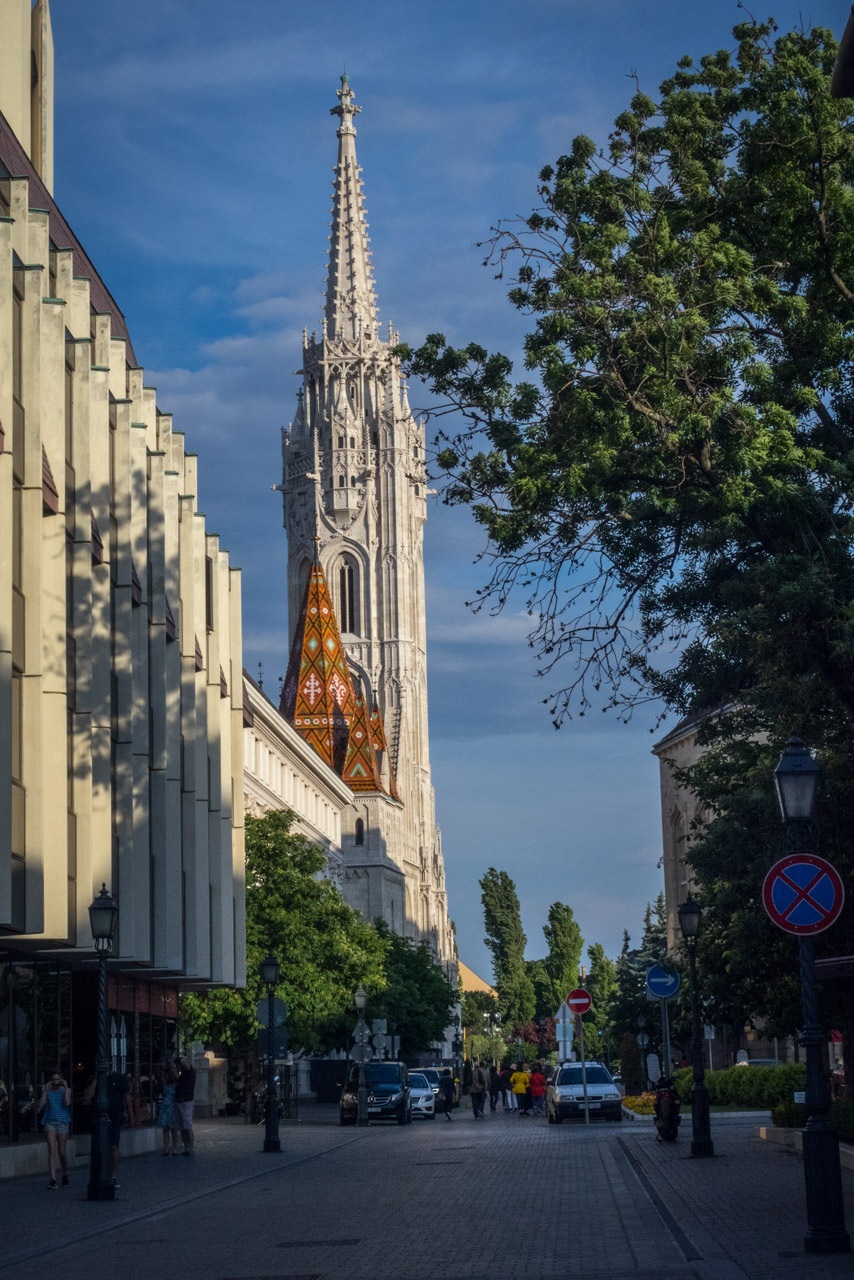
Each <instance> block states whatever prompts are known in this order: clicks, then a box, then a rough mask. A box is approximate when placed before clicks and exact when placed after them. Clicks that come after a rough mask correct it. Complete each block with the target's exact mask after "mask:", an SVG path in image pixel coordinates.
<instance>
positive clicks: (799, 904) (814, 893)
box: [762, 853, 845, 938]
mask: <svg viewBox="0 0 854 1280" xmlns="http://www.w3.org/2000/svg"><path fill="white" fill-rule="evenodd" d="M762 902H763V905H764V907H765V910H766V911H767V912H768V915H769V916H770V917H771V919H772V920H773V921H774V923H775V924H776V925H777V926H778V927H779V928H780V929H784V930H785V931H786V933H794V934H796V935H797V936H798V937H801V938H802V937H805V936H807V935H809V934H812V933H821V932H822V931H823V930H824V929H829V928H830V926H831V925H832V924H833V923H834V921H835V920H836V919H837V917H838V916H839V913H840V911H841V910H842V906H843V903H844V902H845V889H844V887H843V885H842V881H841V879H840V878H839V873H838V871H837V870H836V868H835V867H833V866H831V864H830V863H829V862H826V861H825V859H824V858H819V857H816V855H815V854H812V853H790V854H789V856H788V857H787V858H781V859H780V861H779V862H775V863H774V866H773V867H772V868H771V870H770V871H769V872H768V874H767V876H766V877H765V883H764V884H763V886H762Z"/></svg>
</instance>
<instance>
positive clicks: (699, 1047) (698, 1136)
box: [679, 897, 715, 1157]
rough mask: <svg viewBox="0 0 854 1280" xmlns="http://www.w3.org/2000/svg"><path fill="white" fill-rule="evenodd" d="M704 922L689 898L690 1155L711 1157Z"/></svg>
mask: <svg viewBox="0 0 854 1280" xmlns="http://www.w3.org/2000/svg"><path fill="white" fill-rule="evenodd" d="M702 920H703V908H702V907H701V906H700V904H699V902H695V900H694V899H693V898H691V897H688V898H686V899H685V901H684V902H683V903H682V904H681V906H680V907H679V927H680V929H681V930H682V937H683V938H684V939H685V946H686V948H687V951H688V964H689V966H690V969H691V1028H692V1035H691V1057H692V1059H693V1068H694V1085H693V1088H692V1089H691V1155H692V1156H695V1157H704V1156H713V1155H714V1154H715V1148H714V1143H713V1142H712V1129H711V1121H710V1118H709V1093H708V1090H707V1089H706V1072H705V1068H704V1066H703V1027H702V1024H701V1022H700V1000H699V997H698V993H697V938H698V936H699V933H700V925H701V923H702Z"/></svg>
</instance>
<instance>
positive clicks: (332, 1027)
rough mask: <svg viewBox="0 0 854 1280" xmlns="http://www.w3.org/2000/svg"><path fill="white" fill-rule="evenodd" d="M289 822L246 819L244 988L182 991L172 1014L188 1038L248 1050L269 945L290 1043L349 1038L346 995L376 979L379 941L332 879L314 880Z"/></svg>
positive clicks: (301, 840) (311, 851) (375, 985)
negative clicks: (175, 1013)
mask: <svg viewBox="0 0 854 1280" xmlns="http://www.w3.org/2000/svg"><path fill="white" fill-rule="evenodd" d="M294 820H295V815H294V814H293V813H291V812H290V811H288V810H281V811H273V812H270V813H267V814H266V815H265V816H264V817H263V818H252V817H247V819H246V943H247V978H246V988H245V989H244V990H242V991H228V990H218V991H210V992H206V993H205V994H195V993H191V994H188V995H185V996H183V997H182V1004H181V1017H182V1020H183V1022H184V1025H185V1027H186V1028H187V1032H188V1034H190V1035H192V1036H197V1037H199V1038H200V1039H203V1040H213V1041H217V1042H218V1043H220V1044H222V1045H227V1046H231V1047H233V1048H236V1049H240V1050H245V1049H248V1048H249V1047H251V1044H252V1041H253V1039H254V1036H255V1032H256V1030H257V1023H256V1020H255V1006H256V1005H257V1003H258V1001H259V1000H260V998H261V996H262V995H264V994H266V988H264V987H263V984H262V983H261V979H260V976H259V973H258V966H259V964H260V963H261V961H262V960H263V959H264V957H265V956H266V955H268V954H269V953H270V952H271V951H272V952H273V953H274V954H275V955H276V956H278V958H279V961H280V964H281V979H280V981H279V985H278V987H277V988H276V995H277V996H279V997H280V998H281V999H282V1000H284V1001H285V1003H286V1004H287V1006H288V1034H289V1042H290V1044H291V1046H292V1047H293V1048H303V1049H312V1048H325V1047H336V1044H337V1043H349V1036H348V1037H347V1040H346V1042H342V1041H341V1036H342V1035H343V1033H344V1025H345V1022H344V1015H345V1014H349V1012H350V1010H351V1009H352V1004H353V992H354V991H355V990H356V988H357V987H358V986H359V984H360V983H362V984H363V985H364V986H365V987H366V988H367V989H368V990H376V991H379V990H380V989H381V988H382V987H383V986H384V985H385V982H386V979H385V976H384V970H383V963H384V959H385V956H386V952H387V950H388V947H389V943H388V940H387V939H386V938H383V937H381V936H380V935H379V934H378V933H377V932H375V930H374V929H372V928H371V926H370V925H368V924H365V922H364V921H363V920H362V918H361V916H360V915H359V914H358V912H356V911H354V910H353V909H352V907H350V906H348V905H347V903H346V902H345V901H344V899H343V897H342V896H341V894H340V892H339V891H338V889H337V888H336V887H335V885H334V884H333V883H332V881H331V880H328V879H322V878H319V873H320V872H322V871H323V870H324V869H325V866H326V857H325V855H324V853H323V852H322V850H320V849H318V847H317V846H316V845H314V844H312V843H311V841H310V840H308V839H307V838H306V837H305V836H302V835H299V834H298V833H295V832H293V831H292V829H291V828H292V826H293V823H294ZM349 1021H352V1019H349ZM330 1038H331V1043H329V1041H330Z"/></svg>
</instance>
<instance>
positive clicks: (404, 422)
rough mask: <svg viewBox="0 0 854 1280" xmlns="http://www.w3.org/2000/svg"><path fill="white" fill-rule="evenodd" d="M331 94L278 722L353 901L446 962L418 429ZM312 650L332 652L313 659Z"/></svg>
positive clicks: (288, 465)
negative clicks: (312, 764) (335, 795)
mask: <svg viewBox="0 0 854 1280" xmlns="http://www.w3.org/2000/svg"><path fill="white" fill-rule="evenodd" d="M337 96H338V99H339V102H338V105H337V106H335V107H333V108H331V113H332V114H333V115H335V116H336V117H337V118H338V122H339V127H338V131H337V137H338V161H337V165H336V167H335V178H334V184H333V203H332V210H331V213H332V222H331V224H330V226H331V234H330V237H329V239H330V249H329V267H328V276H327V287H326V302H325V308H324V314H323V318H322V324H321V329H320V332H319V333H317V332H313V333H311V334H309V333H307V332H305V333H304V338H303V351H302V370H301V375H302V386H301V388H300V390H299V393H298V404H297V411H296V415H295V417H294V420H293V422H292V423H291V424H290V427H289V428H288V429H287V430H286V431H283V433H282V460H283V475H282V484H281V490H282V494H283V498H284V524H285V529H286V532H287V541H288V570H287V584H288V587H287V589H288V618H289V627H290V644H291V662H290V666H289V669H288V677H287V678H286V681H285V686H284V690H283V697H282V708H281V710H282V713H283V715H284V716H285V718H286V719H287V720H288V721H289V722H290V723H291V724H293V725H294V727H295V728H296V729H297V731H298V732H300V733H301V735H302V736H303V737H306V738H308V739H311V737H312V733H314V738H315V741H314V743H313V745H315V749H317V750H318V751H320V753H321V754H324V752H328V758H329V763H331V764H334V767H335V768H336V771H337V772H339V773H340V774H341V775H342V776H343V778H344V780H345V781H347V783H348V785H349V786H350V787H351V788H352V790H353V792H354V799H353V803H352V805H351V806H349V807H348V808H347V809H346V810H345V811H344V813H343V815H342V832H341V847H342V857H343V871H342V874H343V888H344V891H345V893H346V895H347V898H348V900H349V901H350V902H351V903H352V904H353V905H354V906H356V907H358V908H359V909H360V910H361V911H362V912H363V913H364V914H365V915H366V916H367V917H368V918H373V917H374V916H376V915H382V916H383V917H384V918H385V919H386V920H387V921H388V922H389V924H390V925H391V926H392V927H393V928H395V929H396V931H397V932H400V933H403V934H405V935H407V936H411V937H416V938H426V939H428V940H429V941H430V942H431V945H432V947H433V949H434V952H435V955H436V957H437V959H438V960H440V961H441V962H445V963H452V962H453V953H454V948H453V939H452V936H451V930H450V926H449V922H448V913H447V900H446V891H445V872H444V861H443V855H442V846H441V836H440V832H439V829H438V827H437V825H436V818H435V802H434V792H433V785H432V781H431V775H430V757H429V736H428V718H427V638H426V624H425V592H424V562H423V534H424V523H425V520H426V517H427V507H426V488H425V485H426V475H425V441H424V427H423V423H421V422H418V421H416V420H415V418H414V417H413V415H412V413H411V411H410V408H409V405H408V402H407V397H406V390H405V387H404V384H403V380H402V376H401V371H400V364H399V361H398V360H397V359H396V357H395V355H394V346H395V344H396V342H397V341H398V338H397V335H396V333H395V332H394V331H393V329H392V328H391V326H389V329H388V332H387V335H386V337H383V336H382V335H381V331H380V326H379V319H378V314H377V312H378V308H377V298H376V292H375V288H374V279H373V272H372V268H371V252H370V249H369V236H368V224H367V221H366V217H365V209H364V200H363V196H362V181H361V170H360V168H359V165H358V163H357V160H356V129H355V126H354V118H355V116H356V114H357V113H358V112H359V111H360V110H361V108H360V107H358V106H356V104H355V103H354V101H353V94H352V91H351V89H350V86H349V82H348V80H347V77H346V76H343V77H342V78H341V88H340V89H339V90H338V91H337ZM312 608H314V609H315V610H316V615H315V621H317V620H319V619H320V618H321V615H322V611H323V610H324V609H326V610H327V615H326V616H325V617H324V619H323V620H324V623H325V630H324V631H323V632H322V633H321V632H320V631H315V632H314V633H311V634H310V632H311V625H310V624H311V622H312V615H311V609H312ZM311 644H316V645H317V644H320V645H325V646H326V648H325V649H323V651H322V658H320V659H319V660H315V658H316V655H315V654H313V653H312V651H311V649H310V647H309V646H310V645H311ZM333 650H334V651H335V652H334V653H333ZM342 660H343V666H342ZM348 686H349V687H348ZM318 720H325V721H326V725H325V728H326V729H327V730H328V732H327V734H326V737H325V739H324V734H323V732H322V729H323V728H324V726H323V725H319V724H318V723H317V722H318ZM312 722H314V723H312ZM319 731H320V732H319ZM361 735H365V736H361ZM357 738H358V742H357ZM321 740H323V741H321ZM324 744H325V745H324ZM358 745H361V747H362V748H363V750H362V752H361V757H360V759H357V758H356V755H357V754H358V753H356V752H355V748H356V746H358Z"/></svg>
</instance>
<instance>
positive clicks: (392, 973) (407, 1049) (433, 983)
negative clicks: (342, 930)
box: [367, 919, 457, 1056]
mask: <svg viewBox="0 0 854 1280" xmlns="http://www.w3.org/2000/svg"><path fill="white" fill-rule="evenodd" d="M374 930H375V932H376V934H377V936H378V937H379V939H380V941H381V942H382V943H383V944H384V946H385V958H384V970H385V983H384V984H383V985H382V987H381V988H380V989H379V991H378V993H377V994H376V995H371V996H370V999H369V1001H368V1007H367V1016H368V1017H369V1018H386V1019H387V1020H388V1024H389V1032H390V1034H393V1035H396V1036H400V1051H401V1054H403V1055H404V1056H408V1055H410V1054H413V1053H418V1052H419V1051H420V1050H424V1049H426V1048H428V1046H429V1045H431V1044H433V1043H434V1042H435V1041H437V1040H442V1039H443V1038H444V1034H445V1028H446V1027H447V1026H448V1022H449V1019H450V1016H451V1010H452V1008H453V1006H454V1005H455V1003H456V999H457V992H456V988H455V987H454V986H453V985H452V984H451V983H450V982H449V981H448V979H447V977H446V975H445V971H444V969H443V968H442V966H441V965H440V964H437V963H436V961H435V960H434V959H433V954H432V952H431V950H430V944H429V943H428V942H414V941H413V940H412V939H411V938H401V937H400V936H399V935H398V934H396V933H392V931H391V929H390V928H389V927H388V925H387V924H386V922H385V920H382V919H377V920H375V921H374Z"/></svg>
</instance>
